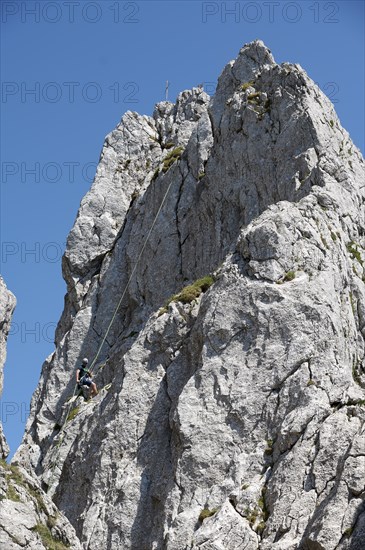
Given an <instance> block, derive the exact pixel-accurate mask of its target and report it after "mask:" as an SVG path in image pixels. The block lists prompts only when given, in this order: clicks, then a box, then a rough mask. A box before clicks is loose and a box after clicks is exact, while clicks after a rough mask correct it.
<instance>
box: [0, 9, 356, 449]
mask: <svg viewBox="0 0 365 550" xmlns="http://www.w3.org/2000/svg"><path fill="white" fill-rule="evenodd" d="M1 19H2V22H1V26H2V28H1V71H2V74H1V80H2V96H1V115H2V126H1V169H2V171H1V173H2V179H1V222H0V230H1V234H0V240H1V266H0V272H1V274H2V275H3V277H4V279H5V281H6V283H7V285H8V288H9V289H11V290H12V291H13V292H14V294H15V295H16V297H17V301H18V305H17V308H16V313H15V315H14V320H13V328H12V333H11V335H10V337H9V341H8V358H7V362H6V367H5V389H4V393H3V396H2V400H1V417H2V422H3V424H4V429H5V433H6V436H7V439H8V442H9V444H10V446H11V450H12V453H14V451H15V449H16V447H17V445H18V444H19V442H20V439H21V436H22V433H23V430H24V425H25V419H26V415H27V412H28V409H29V402H30V397H31V394H32V392H33V391H34V388H35V387H36V384H37V382H38V378H39V374H40V370H41V365H42V363H43V360H44V359H45V357H46V356H47V355H48V354H50V353H51V352H52V351H53V335H54V328H55V325H56V323H57V321H58V319H59V317H60V314H61V311H62V308H63V297H64V293H65V284H64V282H63V280H62V276H61V255H62V252H63V250H64V245H65V241H66V236H67V234H68V232H69V230H70V228H71V227H72V224H73V222H74V219H75V216H76V213H77V209H78V206H79V203H80V200H81V198H82V197H83V195H84V194H85V193H86V191H87V190H88V189H89V187H90V185H91V181H92V177H93V174H94V172H95V166H96V163H97V162H98V159H99V155H100V151H101V147H102V144H103V140H104V137H105V135H106V134H107V133H108V132H110V131H111V130H112V129H113V128H114V127H115V126H116V124H117V123H118V122H119V120H120V118H121V117H122V115H123V113H124V112H125V111H126V110H135V111H138V112H139V113H142V114H152V111H153V108H154V104H155V103H156V102H158V101H161V100H163V99H164V93H165V81H166V80H167V79H168V80H169V81H170V95H169V99H171V100H175V98H176V95H177V94H178V93H179V92H180V91H182V90H184V89H187V88H191V87H192V86H194V85H197V84H200V83H204V84H205V87H206V89H207V91H208V92H213V91H214V87H215V83H216V80H217V77H218V76H219V74H220V72H221V71H222V69H223V67H224V66H225V64H226V63H227V62H228V61H230V60H231V59H233V58H235V57H236V55H237V53H238V51H239V49H240V47H241V46H242V45H243V44H244V43H246V42H249V41H251V40H253V39H256V38H260V39H262V40H263V41H264V42H265V43H266V45H267V46H268V47H269V48H270V49H271V51H272V53H273V55H274V57H275V59H276V61H277V62H283V61H290V62H293V63H299V64H300V65H301V66H302V67H304V69H306V71H307V72H308V74H309V75H310V76H311V78H313V80H315V81H316V82H317V83H318V84H319V86H320V87H321V88H322V89H323V90H324V91H325V92H326V93H327V95H329V96H330V97H331V99H332V100H333V101H334V102H335V107H336V110H337V113H338V115H339V117H340V120H341V122H342V124H343V126H344V127H345V128H346V129H347V130H348V131H349V132H350V134H351V136H352V138H353V140H354V142H355V144H356V145H357V146H358V147H360V148H361V149H362V151H363V150H364V69H363V68H364V35H363V29H364V2H363V1H362V0H359V1H351V0H346V1H339V0H337V1H336V2H329V1H312V0H310V1H295V2H289V1H285V2H283V1H279V0H272V1H270V0H267V1H265V0H263V1H257V2H253V1H241V2H230V1H226V2H200V1H176V2H175V1H153V0H152V1H151V0H150V1H142V0H139V1H137V2H129V1H118V0H113V1H108V0H105V1H99V2H89V1H84V0H79V1H72V0H71V1H69V2H64V1H61V0H60V1H57V2H48V1H47V2H46V1H32V0H27V1H12V0H10V1H6V0H2V1H1ZM32 90H33V91H32Z"/></svg>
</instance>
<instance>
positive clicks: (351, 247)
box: [346, 241, 364, 267]
mask: <svg viewBox="0 0 365 550" xmlns="http://www.w3.org/2000/svg"><path fill="white" fill-rule="evenodd" d="M358 247H359V245H358V244H356V243H354V241H351V242H349V243H347V245H346V248H347V250H348V251H349V252H350V254H351V256H352V257H353V258H356V260H357V261H358V262H359V264H360V265H361V267H363V264H364V262H363V261H362V258H361V254H360V252H359V249H358Z"/></svg>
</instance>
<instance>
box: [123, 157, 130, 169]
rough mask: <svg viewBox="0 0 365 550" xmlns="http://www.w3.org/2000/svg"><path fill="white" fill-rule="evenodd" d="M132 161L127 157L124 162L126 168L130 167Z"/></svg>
mask: <svg viewBox="0 0 365 550" xmlns="http://www.w3.org/2000/svg"><path fill="white" fill-rule="evenodd" d="M130 163H131V159H127V160H126V161H125V163H124V168H128V166H129V165H130Z"/></svg>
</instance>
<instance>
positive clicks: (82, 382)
mask: <svg viewBox="0 0 365 550" xmlns="http://www.w3.org/2000/svg"><path fill="white" fill-rule="evenodd" d="M88 362H89V360H88V359H87V358H86V357H85V358H84V359H83V360H82V365H81V367H79V368H78V369H77V370H76V382H77V385H78V387H79V389H81V387H82V386H88V387H89V388H90V398H91V397H94V396H95V395H97V393H98V389H97V387H96V384H95V382H93V381H92V380H91V379H92V374H91V372H90V371H89V370H88V368H87V364H88Z"/></svg>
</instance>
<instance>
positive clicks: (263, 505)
mask: <svg viewBox="0 0 365 550" xmlns="http://www.w3.org/2000/svg"><path fill="white" fill-rule="evenodd" d="M265 494H266V487H263V488H262V490H261V496H260V497H259V500H258V505H259V507H260V509H261V512H262V515H263V518H264V522H265V521H267V520H268V518H269V511H268V509H267V508H266V502H265Z"/></svg>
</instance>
